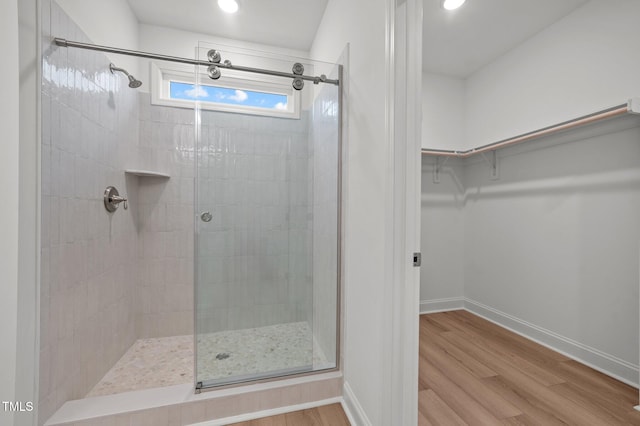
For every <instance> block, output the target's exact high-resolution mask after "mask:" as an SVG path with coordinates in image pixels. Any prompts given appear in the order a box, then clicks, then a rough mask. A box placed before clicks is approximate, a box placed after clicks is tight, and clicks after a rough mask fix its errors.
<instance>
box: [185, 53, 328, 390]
mask: <svg viewBox="0 0 640 426" xmlns="http://www.w3.org/2000/svg"><path fill="white" fill-rule="evenodd" d="M219 50H220V52H219ZM198 52H199V58H200V59H201V60H210V59H211V58H212V56H213V57H214V60H215V61H220V63H222V64H224V63H225V62H223V61H227V62H226V63H231V64H236V63H237V64H242V65H243V66H249V67H252V68H254V67H256V68H257V67H261V68H262V69H263V70H262V71H264V72H266V73H267V75H265V74H262V73H260V74H258V77H256V75H255V74H256V73H251V74H246V73H244V74H240V73H238V72H237V71H236V70H235V69H233V68H223V67H220V68H219V67H218V66H217V65H212V66H210V67H209V68H208V69H207V68H205V67H199V68H198V70H197V76H196V82H197V84H196V85H195V86H194V87H195V89H196V92H198V93H203V94H204V93H206V92H207V91H209V90H212V89H213V87H216V86H222V87H234V88H235V92H234V94H233V95H231V96H234V97H237V98H238V99H237V100H238V101H242V98H244V97H245V96H246V97H249V96H251V95H249V94H247V93H255V92H252V91H251V90H245V88H249V89H252V88H256V87H264V89H254V90H260V91H261V92H262V90H264V91H272V92H273V93H270V95H275V96H279V97H281V98H280V102H279V103H277V104H276V106H275V108H274V109H273V110H272V111H268V110H267V109H266V108H263V109H264V111H259V109H260V108H259V106H255V107H254V108H255V110H254V112H257V113H258V114H259V115H254V114H237V113H229V112H220V111H215V110H212V109H210V108H207V104H206V103H205V102H199V103H198V108H197V109H196V113H197V123H198V129H197V142H196V152H195V164H196V183H197V185H196V222H195V231H196V259H195V265H196V270H195V282H196V287H195V295H196V297H195V299H196V306H195V310H196V312H195V313H196V318H195V324H196V357H197V362H196V383H197V384H196V386H197V388H198V389H201V388H207V387H211V386H216V385H221V384H228V383H236V382H241V381H251V380H256V379H262V378H267V377H273V376H282V375H289V374H295V373H305V372H311V371H316V370H323V369H329V368H334V367H335V366H336V361H337V344H336V342H337V327H338V323H337V305H338V287H337V285H336V284H337V281H338V268H339V266H338V259H339V239H338V225H339V224H338V212H339V203H338V200H339V160H340V158H339V153H340V145H339V141H340V137H339V135H340V123H339V110H340V105H339V102H340V87H339V84H338V82H339V79H340V76H339V73H340V68H339V67H338V66H335V65H331V64H324V63H320V62H312V61H308V60H306V61H302V60H300V59H296V58H284V59H283V58H282V57H279V58H276V57H273V56H271V57H270V56H266V55H264V54H262V55H258V54H257V52H250V51H246V50H240V49H233V48H228V49H224V47H222V48H221V47H220V46H219V45H210V44H207V43H200V46H199V48H198ZM217 54H219V55H220V56H221V57H220V58H219V57H217V56H215V55H217ZM265 68H266V70H264V69H265ZM283 71H284V72H285V73H288V74H294V75H293V79H292V78H291V77H287V78H283V77H280V76H273V75H269V74H275V73H277V72H283ZM212 76H213V77H214V78H216V79H215V80H213V79H212V78H211V77H212ZM220 76H221V77H220ZM307 76H317V77H315V79H312V78H308V77H307ZM218 78H219V79H220V80H217V79H218ZM303 78H304V79H303ZM238 85H240V86H238ZM237 87H241V89H238V88H237ZM269 88H270V89H269ZM247 101H248V99H247ZM258 103H259V101H258ZM234 107H235V108H237V107H238V105H235V106H234ZM273 112H275V113H282V114H280V116H279V117H276V118H274V117H272V116H270V115H271V113H273Z"/></svg>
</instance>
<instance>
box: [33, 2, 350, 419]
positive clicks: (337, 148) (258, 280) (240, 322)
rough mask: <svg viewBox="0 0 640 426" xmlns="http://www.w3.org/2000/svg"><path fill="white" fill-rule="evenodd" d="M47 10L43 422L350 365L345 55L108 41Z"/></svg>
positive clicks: (61, 12)
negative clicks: (342, 350) (344, 294)
mask: <svg viewBox="0 0 640 426" xmlns="http://www.w3.org/2000/svg"><path fill="white" fill-rule="evenodd" d="M45 3H46V4H48V3H47V2H45ZM44 15H45V18H44V19H43V26H44V27H43V36H44V38H43V40H44V41H43V44H44V45H45V48H44V49H43V71H42V74H43V86H42V92H41V93H42V134H43V138H42V206H43V207H42V229H43V231H42V245H41V252H42V268H41V282H42V284H41V287H42V288H41V294H40V296H41V297H40V300H41V339H40V341H41V348H40V401H41V410H40V416H41V418H40V419H39V423H40V424H43V423H44V421H46V420H47V418H49V417H50V416H51V415H52V414H53V413H55V412H56V410H58V409H59V408H60V407H61V406H62V405H63V404H64V403H65V402H66V401H70V400H78V399H83V398H87V397H102V396H104V395H109V394H114V393H122V392H129V391H138V390H144V389H148V388H153V387H163V386H168V385H176V384H183V383H193V385H194V389H195V391H196V392H200V391H202V390H205V389H208V388H215V387H218V386H223V385H229V384H237V383H242V382H253V381H256V380H266V379H273V378H278V377H283V376H290V375H304V374H309V373H313V372H317V371H327V370H331V369H336V368H337V367H338V359H339V356H338V354H339V345H338V342H339V317H338V313H339V311H340V309H339V303H340V301H339V294H340V286H339V281H340V220H339V217H340V187H341V181H340V173H341V152H342V150H341V138H340V135H341V122H340V111H341V97H342V90H341V85H340V83H341V81H342V75H341V73H342V70H341V66H339V65H336V64H328V63H322V62H317V61H310V60H306V59H300V58H294V57H286V56H283V55H280V54H278V55H276V54H269V53H266V52H258V51H251V50H247V49H241V48H238V47H235V46H234V47H229V46H223V45H220V44H215V45H210V44H207V43H204V42H201V43H199V46H196V50H197V55H196V56H195V59H188V58H182V57H174V56H166V55H163V54H162V52H152V53H149V52H141V51H133V50H123V49H120V48H118V47H111V46H98V45H95V44H94V43H93V42H92V40H91V39H90V38H89V37H88V36H86V35H85V34H84V33H83V31H82V30H81V28H80V27H79V26H78V25H77V24H76V22H74V20H73V19H72V18H71V17H70V16H68V15H67V14H66V12H65V11H64V10H63V9H62V8H61V7H59V6H58V5H57V3H56V2H51V9H50V10H46V11H45V13H44ZM47 15H50V16H48V17H47ZM192 47H193V46H192ZM213 50H216V51H217V52H218V54H219V56H220V58H219V59H217V58H216V57H215V55H214V54H212V53H211V52H212V51H213ZM125 57H126V58H129V62H125V60H124V59H123V58H125ZM131 58H133V61H134V62H132V61H131ZM132 64H133V65H132ZM132 67H133V68H135V69H134V70H132ZM129 71H131V73H132V74H133V75H135V77H134V76H133V75H131V74H129ZM211 77H214V78H211ZM174 89H175V90H174ZM205 94H209V95H211V96H209V97H207V96H205ZM105 188H106V189H105ZM194 366H195V368H194Z"/></svg>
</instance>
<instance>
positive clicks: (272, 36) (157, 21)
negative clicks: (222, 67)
mask: <svg viewBox="0 0 640 426" xmlns="http://www.w3.org/2000/svg"><path fill="white" fill-rule="evenodd" d="M128 1H129V4H130V5H131V9H132V10H133V12H134V13H135V14H136V16H137V18H138V21H140V23H143V24H150V25H159V26H164V27H170V28H175V29H179V30H185V31H191V32H196V33H203V34H211V35H214V36H220V37H225V38H231V39H236V40H244V41H249V42H254V43H261V44H267V45H272V46H279V47H286V48H290V49H297V50H303V51H308V50H309V49H310V48H311V43H312V42H313V38H314V37H315V34H316V31H317V29H318V25H320V21H321V19H322V15H323V14H324V9H325V7H326V5H327V0H238V3H239V5H240V9H239V11H238V12H237V13H235V14H233V15H230V14H227V13H225V12H222V11H221V10H220V8H218V4H217V1H216V0H184V1H176V0H128Z"/></svg>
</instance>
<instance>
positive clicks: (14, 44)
mask: <svg viewBox="0 0 640 426" xmlns="http://www.w3.org/2000/svg"><path fill="white" fill-rule="evenodd" d="M0 51H2V52H3V55H4V56H5V59H6V63H5V66H3V67H0V80H1V81H4V82H6V83H7V90H6V91H5V95H4V99H3V102H2V103H0V123H1V127H2V129H3V150H2V156H0V182H2V183H3V185H4V189H3V191H2V194H3V195H2V196H3V198H4V203H5V205H6V206H11V208H6V209H2V210H1V212H0V234H1V235H2V239H1V240H0V241H1V242H0V270H2V275H3V278H2V280H1V281H0V282H1V283H2V285H1V288H2V290H1V291H2V297H1V298H0V336H1V337H0V339H1V340H2V342H3V344H2V350H1V351H0V400H2V401H14V400H15V397H16V389H15V385H16V350H17V331H18V330H17V315H18V208H17V206H18V201H19V187H18V183H19V180H18V164H19V146H20V144H19V139H18V138H19V130H18V109H17V108H16V105H18V102H19V97H18V88H19V75H18V5H17V2H16V1H15V0H3V1H2V3H0ZM0 423H2V424H13V414H11V413H6V412H4V410H3V409H2V410H0Z"/></svg>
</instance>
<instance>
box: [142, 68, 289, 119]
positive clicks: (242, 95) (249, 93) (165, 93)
mask: <svg viewBox="0 0 640 426" xmlns="http://www.w3.org/2000/svg"><path fill="white" fill-rule="evenodd" d="M151 71H152V72H151V74H152V89H151V91H152V103H153V104H156V105H166V106H177V107H182V108H194V107H195V105H196V102H198V103H199V104H200V108H202V109H204V110H212V111H224V112H236V113H242V114H252V115H265V116H270V117H280V118H295V119H298V118H300V94H299V93H298V92H296V91H295V90H294V89H293V87H292V86H291V85H290V84H283V83H282V81H279V80H276V79H271V78H270V77H268V76H267V77H265V76H260V78H259V79H256V78H252V79H248V78H246V77H245V76H243V77H242V78H240V77H238V76H234V75H233V72H229V71H226V72H225V76H224V77H221V78H220V79H219V80H216V81H215V84H212V80H210V79H208V78H207V79H206V80H204V81H200V82H199V84H196V77H195V76H194V73H193V68H190V67H178V66H173V67H171V68H165V67H164V66H163V67H162V68H161V67H159V66H157V65H156V64H153V63H152V64H151Z"/></svg>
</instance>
